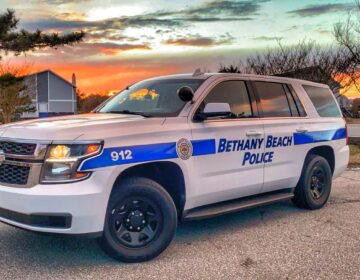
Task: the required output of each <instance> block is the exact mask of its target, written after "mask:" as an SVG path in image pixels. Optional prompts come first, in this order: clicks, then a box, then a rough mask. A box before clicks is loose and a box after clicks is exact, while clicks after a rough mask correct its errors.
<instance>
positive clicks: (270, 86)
mask: <svg viewBox="0 0 360 280" xmlns="http://www.w3.org/2000/svg"><path fill="white" fill-rule="evenodd" d="M254 87H255V89H256V92H257V94H258V96H259V98H260V104H261V108H262V111H263V116H264V117H265V118H271V117H291V110H290V107H289V102H288V99H287V96H286V93H285V90H284V87H283V85H282V84H278V83H270V82H254Z"/></svg>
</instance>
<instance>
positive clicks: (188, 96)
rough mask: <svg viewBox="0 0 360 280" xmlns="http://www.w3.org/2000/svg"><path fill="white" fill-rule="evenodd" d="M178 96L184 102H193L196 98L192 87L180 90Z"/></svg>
mask: <svg viewBox="0 0 360 280" xmlns="http://www.w3.org/2000/svg"><path fill="white" fill-rule="evenodd" d="M177 94H178V96H179V98H180V99H181V100H182V101H184V102H189V101H192V100H193V98H194V91H193V89H192V88H191V87H188V86H184V87H181V88H179V89H178V91H177Z"/></svg>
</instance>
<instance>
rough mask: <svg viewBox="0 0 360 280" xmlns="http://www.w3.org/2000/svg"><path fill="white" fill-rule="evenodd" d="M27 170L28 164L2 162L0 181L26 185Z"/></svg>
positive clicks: (28, 169)
mask: <svg viewBox="0 0 360 280" xmlns="http://www.w3.org/2000/svg"><path fill="white" fill-rule="evenodd" d="M29 172H30V167H29V166H17V165H10V164H2V165H0V183H5V184H13V185H26V184H27V181H28V178H29Z"/></svg>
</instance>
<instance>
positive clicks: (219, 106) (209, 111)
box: [195, 103, 231, 120]
mask: <svg viewBox="0 0 360 280" xmlns="http://www.w3.org/2000/svg"><path fill="white" fill-rule="evenodd" d="M230 115H231V108H230V105H229V103H208V104H206V105H205V108H204V110H203V111H202V112H198V113H197V114H196V117H195V118H196V120H206V119H208V118H216V117H227V116H230Z"/></svg>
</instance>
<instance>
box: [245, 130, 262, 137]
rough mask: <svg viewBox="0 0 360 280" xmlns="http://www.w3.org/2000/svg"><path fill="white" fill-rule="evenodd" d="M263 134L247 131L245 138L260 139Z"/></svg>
mask: <svg viewBox="0 0 360 280" xmlns="http://www.w3.org/2000/svg"><path fill="white" fill-rule="evenodd" d="M262 135H263V133H262V132H261V131H248V132H246V136H247V137H260V136H262Z"/></svg>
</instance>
